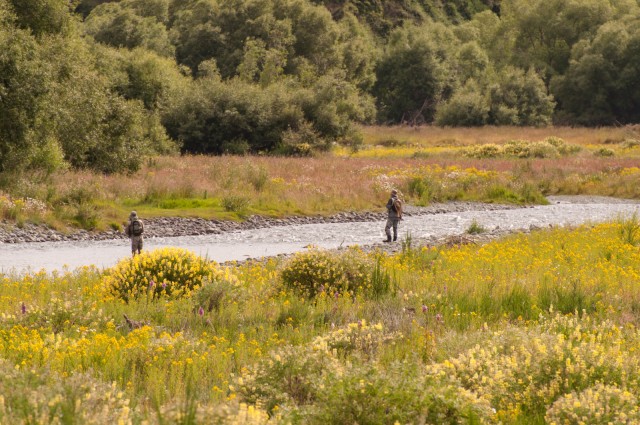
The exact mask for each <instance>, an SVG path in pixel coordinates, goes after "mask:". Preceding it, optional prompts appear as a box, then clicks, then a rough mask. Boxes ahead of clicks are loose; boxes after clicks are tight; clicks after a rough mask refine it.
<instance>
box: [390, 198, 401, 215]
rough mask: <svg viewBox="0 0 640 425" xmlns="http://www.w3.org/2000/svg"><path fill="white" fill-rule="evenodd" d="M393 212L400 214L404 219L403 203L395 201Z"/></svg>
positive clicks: (397, 199)
mask: <svg viewBox="0 0 640 425" xmlns="http://www.w3.org/2000/svg"><path fill="white" fill-rule="evenodd" d="M392 206H393V210H394V211H395V212H396V213H397V214H398V217H402V201H401V200H400V199H399V198H396V199H394V200H393V204H392Z"/></svg>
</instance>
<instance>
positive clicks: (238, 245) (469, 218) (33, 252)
mask: <svg viewBox="0 0 640 425" xmlns="http://www.w3.org/2000/svg"><path fill="white" fill-rule="evenodd" d="M548 199H549V201H550V205H539V206H531V207H526V208H518V209H505V210H497V211H496V210H493V211H486V210H483V209H481V208H479V209H472V210H469V211H464V212H455V213H441V214H430V215H417V216H411V217H405V219H404V220H403V221H401V222H400V227H399V228H400V232H399V233H400V236H399V239H403V238H405V237H406V235H407V234H408V233H410V234H411V236H412V237H414V238H432V237H443V236H449V235H459V234H463V233H464V232H465V230H466V229H467V228H468V227H469V225H470V224H471V223H472V222H473V221H474V220H475V221H476V222H477V223H478V224H480V225H481V226H483V227H484V228H486V229H489V230H491V229H495V228H496V227H499V228H500V229H502V230H514V231H515V230H519V229H529V228H531V227H539V228H542V227H548V226H550V225H554V226H566V225H577V224H583V223H587V222H593V223H596V222H602V221H607V220H613V219H616V218H628V217H631V216H632V215H633V214H639V213H640V204H639V203H638V202H637V201H633V200H621V199H614V198H605V197H583V196H578V197H571V196H561V197H549V198H548ZM639 216H640V214H639ZM383 237H384V221H370V222H351V223H322V224H304V225H290V226H277V227H270V228H262V229H254V230H242V231H236V232H229V233H224V234H216V235H203V236H182V237H166V238H162V237H156V238H147V239H146V240H145V250H151V249H155V248H160V247H167V246H174V247H181V248H186V249H189V250H191V251H193V252H195V253H196V254H198V255H201V256H205V257H207V258H209V259H211V260H214V261H217V262H225V261H231V260H238V261H240V260H246V259H248V258H259V257H265V256H274V255H278V254H290V253H293V252H296V251H301V250H304V249H307V247H308V246H309V245H315V246H318V247H322V248H337V247H339V246H347V245H371V244H376V243H380V242H381V241H382V239H383ZM129 249H130V248H129V243H128V241H126V240H108V241H82V242H35V243H18V244H0V272H3V273H8V272H17V273H24V272H35V271H40V270H43V269H44V270H46V271H53V270H65V269H69V270H71V269H74V268H77V267H81V266H85V265H95V266H97V267H99V268H105V267H110V266H112V265H114V264H116V263H117V262H118V261H119V260H121V259H122V258H124V257H127V256H128V255H130V251H129Z"/></svg>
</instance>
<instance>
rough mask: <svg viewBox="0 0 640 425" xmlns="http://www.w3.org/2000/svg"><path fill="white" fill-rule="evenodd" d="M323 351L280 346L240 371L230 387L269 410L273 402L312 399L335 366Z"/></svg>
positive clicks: (297, 402)
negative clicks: (248, 367)
mask: <svg viewBox="0 0 640 425" xmlns="http://www.w3.org/2000/svg"><path fill="white" fill-rule="evenodd" d="M327 354H328V353H327V352H326V351H324V350H318V349H316V348H315V347H313V346H311V345H307V346H299V347H292V346H286V347H283V348H280V349H278V350H275V351H272V352H271V353H270V354H269V356H267V358H265V359H263V360H261V361H259V362H258V363H257V364H255V365H254V366H252V367H251V368H250V369H248V370H247V371H246V372H245V373H243V375H242V376H241V377H240V378H239V379H238V380H237V381H236V382H235V385H234V386H233V387H232V388H233V389H236V390H237V392H238V395H239V396H240V397H241V398H242V399H243V400H244V401H246V402H248V403H252V404H259V405H260V406H262V407H264V408H266V410H267V411H268V412H270V413H271V412H273V410H274V408H275V407H276V406H278V407H281V406H301V405H305V404H308V403H312V402H313V401H314V400H315V398H316V395H317V391H318V390H319V389H320V386H321V383H322V380H323V377H324V376H325V375H327V374H333V373H338V370H339V363H338V360H337V359H336V358H335V357H333V356H331V355H327ZM236 387H237V388H236Z"/></svg>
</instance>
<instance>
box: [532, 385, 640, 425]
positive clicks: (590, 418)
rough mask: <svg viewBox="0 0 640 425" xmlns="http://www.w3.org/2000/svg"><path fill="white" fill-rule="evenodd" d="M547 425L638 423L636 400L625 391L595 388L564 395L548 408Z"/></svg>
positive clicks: (596, 386) (638, 411)
mask: <svg viewBox="0 0 640 425" xmlns="http://www.w3.org/2000/svg"><path fill="white" fill-rule="evenodd" d="M545 419H546V421H547V423H549V424H552V425H553V424H558V425H559V424H566V425H579V424H591V425H600V424H602V425H608V424H615V425H623V424H632V423H633V424H637V423H640V410H639V409H638V398H637V397H636V396H635V395H634V394H632V393H630V392H629V391H626V390H624V389H621V388H618V387H616V386H611V385H603V384H596V385H595V386H593V387H591V388H587V389H586V390H584V391H582V392H580V393H577V394H576V393H575V392H572V393H571V394H567V395H565V396H563V397H560V398H559V399H558V400H556V402H555V403H553V404H552V405H551V407H550V408H549V410H547V414H546V416H545Z"/></svg>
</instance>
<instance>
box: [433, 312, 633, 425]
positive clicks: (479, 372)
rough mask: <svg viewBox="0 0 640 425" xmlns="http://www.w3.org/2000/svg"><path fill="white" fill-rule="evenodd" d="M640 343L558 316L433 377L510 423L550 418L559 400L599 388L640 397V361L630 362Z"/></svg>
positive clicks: (451, 363)
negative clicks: (627, 390) (532, 417)
mask: <svg viewBox="0 0 640 425" xmlns="http://www.w3.org/2000/svg"><path fill="white" fill-rule="evenodd" d="M639 337H640V335H638V334H637V333H636V332H631V333H629V334H625V333H623V332H622V331H621V330H620V328H619V327H617V326H616V325H615V324H613V323H611V322H608V321H604V322H595V321H593V320H592V319H591V318H589V317H584V318H581V319H580V318H577V317H569V316H559V315H557V316H554V317H553V318H552V319H550V320H549V321H547V322H545V323H543V324H542V325H541V326H540V327H539V328H535V327H533V328H530V329H527V330H523V329H521V328H514V327H510V328H508V329H506V330H504V331H500V332H496V333H494V334H493V335H491V336H490V337H489V338H487V340H486V341H485V342H484V343H483V344H482V346H480V345H478V346H476V347H474V348H472V349H470V350H468V351H467V352H465V353H463V354H461V355H460V356H458V357H456V358H452V359H449V360H446V361H444V362H443V363H440V364H437V365H434V366H433V367H432V368H430V373H432V374H434V375H435V376H441V377H445V376H448V377H451V378H452V379H454V380H456V381H458V382H460V384H461V385H462V386H463V387H465V388H467V389H470V390H472V391H474V392H476V393H477V394H479V395H480V396H481V397H483V398H485V399H487V400H489V401H490V402H491V403H492V405H493V406H494V408H495V409H496V410H497V415H498V417H499V418H501V419H502V420H504V421H505V422H510V421H511V420H514V419H516V418H517V417H518V416H519V415H523V414H524V415H526V414H536V413H540V411H542V412H544V411H545V410H546V407H547V406H549V405H551V404H552V403H553V402H554V401H555V400H557V399H558V398H559V397H562V396H563V395H565V394H568V393H570V392H571V391H573V390H576V389H583V388H589V387H591V386H593V385H595V384H596V383H599V382H600V383H607V384H610V385H620V386H624V387H629V388H633V389H634V390H635V391H638V389H639V388H640V379H639V378H638V376H637V374H636V372H635V371H636V370H638V367H640V358H638V357H637V356H628V355H627V354H628V351H627V347H629V346H637V345H638V343H639V342H640V338H639ZM571 423H574V422H571Z"/></svg>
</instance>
